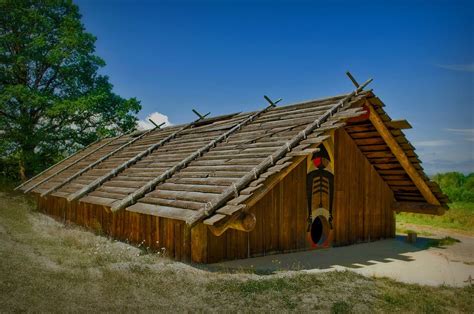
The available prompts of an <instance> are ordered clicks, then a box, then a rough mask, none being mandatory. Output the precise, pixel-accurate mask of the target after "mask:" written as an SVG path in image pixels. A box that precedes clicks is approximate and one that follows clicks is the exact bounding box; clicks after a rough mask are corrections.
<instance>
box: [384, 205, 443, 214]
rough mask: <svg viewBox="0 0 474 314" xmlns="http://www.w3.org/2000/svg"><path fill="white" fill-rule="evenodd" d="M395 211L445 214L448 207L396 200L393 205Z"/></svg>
mask: <svg viewBox="0 0 474 314" xmlns="http://www.w3.org/2000/svg"><path fill="white" fill-rule="evenodd" d="M392 209H393V211H396V212H405V213H416V214H427V215H438V216H440V215H443V214H444V212H445V211H446V208H444V207H442V206H439V205H432V204H427V203H418V202H395V203H394V204H393V206H392Z"/></svg>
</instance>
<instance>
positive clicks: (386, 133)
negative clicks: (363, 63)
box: [366, 102, 440, 205]
mask: <svg viewBox="0 0 474 314" xmlns="http://www.w3.org/2000/svg"><path fill="white" fill-rule="evenodd" d="M366 105H367V107H368V108H369V110H370V116H369V119H370V121H371V122H372V124H373V125H374V127H375V128H376V129H377V131H378V132H379V134H380V136H381V137H382V138H383V140H384V141H385V143H386V144H387V146H388V147H389V148H390V150H391V151H392V153H393V154H394V155H395V157H396V158H397V160H398V162H399V163H400V165H401V166H402V167H403V169H405V171H406V172H407V174H408V176H409V177H410V179H411V180H412V181H413V183H414V184H415V185H416V187H417V188H418V189H419V190H420V193H421V194H422V195H423V197H424V198H425V199H426V201H427V202H428V203H430V204H433V205H440V202H439V201H438V199H437V198H436V196H434V194H433V192H432V191H431V189H430V187H429V186H428V184H427V183H426V182H425V180H424V179H423V177H422V176H421V175H420V173H419V172H418V170H416V168H415V167H414V166H413V164H412V163H411V161H410V159H409V158H408V157H407V155H406V154H405V151H404V150H403V149H402V148H401V147H400V144H398V142H397V140H396V139H395V138H394V137H393V135H392V133H391V132H390V130H389V129H388V128H387V126H386V125H385V123H384V122H383V121H382V119H381V118H380V116H379V114H378V113H377V111H375V109H374V107H373V106H372V105H371V104H370V103H369V102H367V103H366Z"/></svg>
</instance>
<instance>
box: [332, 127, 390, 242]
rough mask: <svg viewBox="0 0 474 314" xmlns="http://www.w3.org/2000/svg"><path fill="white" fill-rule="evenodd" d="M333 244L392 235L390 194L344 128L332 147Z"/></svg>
mask: <svg viewBox="0 0 474 314" xmlns="http://www.w3.org/2000/svg"><path fill="white" fill-rule="evenodd" d="M334 158H335V161H334V167H335V169H334V173H335V176H336V177H335V204H334V205H335V206H334V226H335V234H334V245H347V244H351V243H357V242H361V241H370V240H376V239H381V238H389V237H393V236H395V215H394V213H393V211H392V205H393V201H394V197H393V192H392V191H391V190H390V188H389V187H388V185H387V184H386V183H385V181H383V179H382V178H381V177H380V175H379V174H378V173H377V171H376V170H375V169H374V167H373V166H372V165H371V164H370V163H369V161H368V160H367V158H366V157H365V156H364V155H363V154H362V152H361V151H360V150H359V148H358V147H357V145H356V144H355V143H354V141H353V140H352V139H351V137H350V136H349V135H348V134H347V133H346V131H345V130H344V129H339V130H337V131H336V139H335V147H334Z"/></svg>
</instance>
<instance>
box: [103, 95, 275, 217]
mask: <svg viewBox="0 0 474 314" xmlns="http://www.w3.org/2000/svg"><path fill="white" fill-rule="evenodd" d="M274 107H275V104H274V103H270V105H268V106H267V107H265V108H264V109H262V110H260V111H258V112H256V113H254V114H252V115H250V116H249V117H247V118H245V119H244V120H243V121H242V122H239V123H237V124H236V125H235V126H233V127H232V128H231V129H230V130H229V131H227V132H225V133H224V134H221V135H219V136H218V137H217V138H216V139H214V140H212V141H210V142H209V143H208V144H206V145H205V146H204V147H201V148H200V149H198V150H197V151H196V152H194V153H192V154H191V155H189V156H188V157H186V158H184V159H183V160H181V161H180V162H179V163H177V164H176V165H175V166H173V167H172V168H170V169H168V170H167V171H165V172H164V173H163V174H161V175H160V176H158V177H156V178H154V179H152V180H150V181H148V182H147V183H146V184H145V185H144V186H142V187H141V188H139V189H138V190H136V191H135V192H133V193H132V194H129V195H128V196H127V197H125V198H124V199H123V200H121V201H120V202H117V203H116V204H115V205H113V206H112V207H111V210H112V211H118V210H121V209H123V208H125V207H127V206H130V205H132V204H134V203H136V201H137V199H139V198H142V197H143V196H144V195H145V194H146V193H148V192H150V191H151V190H153V189H154V188H155V187H156V186H157V185H158V184H159V183H161V182H163V181H165V180H166V179H168V178H170V177H171V176H172V175H173V174H175V173H176V172H178V171H179V170H181V169H182V168H184V167H186V166H187V165H188V164H189V163H190V162H191V161H193V160H195V159H196V158H198V157H200V156H201V155H202V154H204V153H205V152H207V151H208V150H209V149H211V148H212V147H214V146H215V145H216V144H217V143H219V142H222V141H223V140H225V139H227V138H228V137H229V136H230V135H231V134H232V133H234V132H236V131H238V130H240V128H242V127H243V126H244V125H246V124H247V123H249V122H252V121H253V120H255V119H256V118H257V117H259V116H260V115H261V114H263V113H264V112H266V111H268V110H269V109H271V108H274Z"/></svg>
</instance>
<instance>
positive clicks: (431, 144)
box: [414, 140, 453, 147]
mask: <svg viewBox="0 0 474 314" xmlns="http://www.w3.org/2000/svg"><path fill="white" fill-rule="evenodd" d="M451 144H453V143H452V142H451V141H448V140H429V141H418V142H415V144H414V145H415V147H438V146H446V145H451Z"/></svg>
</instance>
